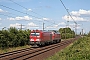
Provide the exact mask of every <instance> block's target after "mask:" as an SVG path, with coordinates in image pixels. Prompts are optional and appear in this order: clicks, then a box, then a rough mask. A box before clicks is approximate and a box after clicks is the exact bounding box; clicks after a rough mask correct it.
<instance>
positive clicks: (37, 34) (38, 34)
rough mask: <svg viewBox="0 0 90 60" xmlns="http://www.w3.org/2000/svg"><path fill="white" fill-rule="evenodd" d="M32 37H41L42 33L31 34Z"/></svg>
mask: <svg viewBox="0 0 90 60" xmlns="http://www.w3.org/2000/svg"><path fill="white" fill-rule="evenodd" d="M31 36H40V33H31Z"/></svg>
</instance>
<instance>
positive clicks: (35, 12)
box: [9, 0, 44, 17]
mask: <svg viewBox="0 0 90 60" xmlns="http://www.w3.org/2000/svg"><path fill="white" fill-rule="evenodd" d="M9 1H11V2H13V3H14V4H16V5H18V6H20V7H22V8H24V9H26V10H28V8H26V7H24V6H22V5H20V4H18V3H16V2H14V1H13V0H9ZM31 12H33V13H34V14H37V15H39V16H41V17H44V16H42V15H40V14H38V13H36V12H34V11H32V10H31Z"/></svg>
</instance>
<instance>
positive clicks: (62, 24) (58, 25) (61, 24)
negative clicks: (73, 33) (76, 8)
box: [46, 22, 66, 28]
mask: <svg viewBox="0 0 90 60" xmlns="http://www.w3.org/2000/svg"><path fill="white" fill-rule="evenodd" d="M65 25H66V23H65V22H61V23H58V24H56V25H53V26H47V27H46V28H57V27H60V26H65Z"/></svg>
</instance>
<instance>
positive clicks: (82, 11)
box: [71, 9, 90, 16]
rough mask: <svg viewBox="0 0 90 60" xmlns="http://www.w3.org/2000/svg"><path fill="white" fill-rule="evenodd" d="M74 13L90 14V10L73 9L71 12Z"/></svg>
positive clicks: (76, 14)
mask: <svg viewBox="0 0 90 60" xmlns="http://www.w3.org/2000/svg"><path fill="white" fill-rule="evenodd" d="M71 14H72V15H75V16H81V15H84V14H85V15H90V10H83V9H80V10H79V11H72V12H71Z"/></svg>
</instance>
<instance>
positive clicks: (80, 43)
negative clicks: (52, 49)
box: [46, 37, 90, 60]
mask: <svg viewBox="0 0 90 60" xmlns="http://www.w3.org/2000/svg"><path fill="white" fill-rule="evenodd" d="M46 60H90V37H84V38H80V39H79V40H77V41H75V42H74V43H73V44H71V45H69V46H68V47H66V48H65V49H63V50H61V51H60V52H58V53H56V54H55V55H53V56H51V57H49V58H47V59H46Z"/></svg>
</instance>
